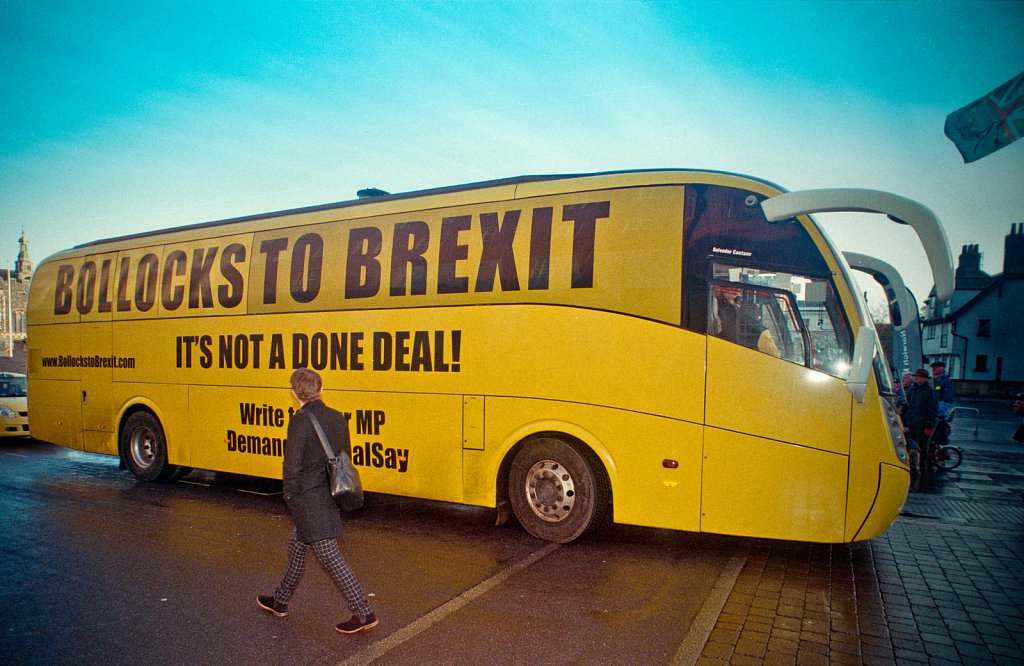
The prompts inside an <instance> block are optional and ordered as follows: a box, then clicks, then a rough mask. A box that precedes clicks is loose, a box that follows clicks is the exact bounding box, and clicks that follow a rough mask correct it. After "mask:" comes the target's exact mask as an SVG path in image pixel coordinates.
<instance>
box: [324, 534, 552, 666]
mask: <svg viewBox="0 0 1024 666" xmlns="http://www.w3.org/2000/svg"><path fill="white" fill-rule="evenodd" d="M559 548H561V544H558V543H549V544H548V545H546V546H544V547H543V548H541V549H540V550H538V551H535V552H533V553H531V554H530V555H528V556H527V557H524V558H523V559H521V560H519V561H518V562H516V563H515V564H513V565H512V566H510V567H508V568H506V569H502V570H501V571H499V572H498V573H496V574H494V575H493V576H491V577H490V578H488V579H486V580H484V581H481V582H479V583H477V584H476V585H474V586H473V587H471V588H469V589H468V590H466V591H465V592H463V593H462V594H460V595H459V596H457V597H455V598H454V599H452V600H450V601H448V602H447V603H444V604H442V605H440V606H438V607H437V608H435V609H434V610H432V611H430V612H429V613H427V614H426V615H424V616H423V617H421V618H420V619H418V620H416V621H415V622H413V623H411V624H408V625H406V626H404V627H402V628H401V629H399V630H398V631H396V632H395V633H393V634H391V635H390V636H388V637H387V638H385V639H384V640H382V641H380V642H377V643H373V644H372V645H368V646H366V647H365V648H364V649H362V650H360V651H359V652H357V653H356V654H354V655H352V656H351V657H349V658H348V659H346V660H345V661H342V662H340V663H339V664H338V666H365V664H369V663H370V662H372V661H373V660H374V659H378V658H380V657H382V656H384V655H385V654H387V653H388V652H390V651H391V650H393V649H395V648H396V647H398V646H399V645H401V644H402V643H404V642H406V641H407V640H409V639H411V638H414V637H415V636H417V635H418V634H420V633H422V632H424V631H426V630H427V629H429V628H431V627H432V626H434V625H435V624H437V623H439V622H441V621H442V620H444V619H445V618H446V617H448V616H449V615H451V614H452V613H454V612H455V611H457V610H459V609H460V608H462V607H463V606H465V605H466V604H468V603H470V602H472V601H474V600H475V599H477V598H479V597H481V596H483V595H485V594H487V593H488V592H490V591H491V590H492V589H494V588H495V587H496V586H498V585H501V584H502V583H504V582H505V581H506V580H508V579H509V578H511V577H512V576H515V575H516V574H518V573H519V572H521V571H523V570H525V569H527V568H528V567H530V566H533V565H534V564H536V563H537V562H540V561H541V560H543V559H544V558H545V557H547V556H548V555H550V554H551V553H553V552H555V551H556V550H558V549H559Z"/></svg>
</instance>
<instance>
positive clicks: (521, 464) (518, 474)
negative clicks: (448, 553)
mask: <svg viewBox="0 0 1024 666" xmlns="http://www.w3.org/2000/svg"><path fill="white" fill-rule="evenodd" d="M596 464H597V463H594V464H592V463H591V462H590V461H589V460H588V457H587V456H586V455H584V454H583V453H582V452H581V451H580V450H579V449H577V447H575V446H573V445H572V444H570V443H568V442H566V441H563V440H562V439H559V438H556V437H550V436H544V437H537V438H535V439H533V440H531V441H529V442H526V443H524V445H523V447H522V448H521V449H520V450H519V452H518V453H516V456H515V458H514V459H513V461H512V467H511V469H510V470H509V478H508V484H509V485H508V491H509V500H510V502H511V504H512V510H513V511H514V512H515V514H516V518H517V519H518V520H519V523H520V524H521V525H522V526H523V528H524V529H525V530H526V531H527V532H529V533H530V534H532V535H533V536H535V537H537V538H538V539H544V540H546V541H553V542H555V543H569V542H570V541H574V540H576V539H578V538H579V537H581V536H582V535H583V534H585V533H586V532H587V531H589V530H590V529H592V528H593V527H595V526H596V525H597V524H598V523H600V521H601V520H602V518H603V517H604V513H605V510H606V508H607V505H608V497H609V489H608V482H607V481H606V480H605V477H604V475H603V474H601V473H599V472H598V471H595V465H596Z"/></svg>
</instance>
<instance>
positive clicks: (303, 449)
mask: <svg viewBox="0 0 1024 666" xmlns="http://www.w3.org/2000/svg"><path fill="white" fill-rule="evenodd" d="M290 383H291V387H292V395H293V396H294V397H295V399H296V400H297V401H298V402H299V405H300V407H299V410H298V411H297V412H295V413H294V414H293V415H292V417H291V419H290V420H289V422H288V440H287V442H286V443H285V449H284V463H283V472H284V473H283V477H284V501H285V504H287V506H288V511H289V512H290V513H291V515H292V520H293V521H294V522H295V529H294V530H293V531H292V538H291V541H290V542H289V544H288V568H287V569H286V570H285V574H284V578H283V579H282V580H281V583H280V584H279V585H278V586H277V589H276V590H275V591H274V594H273V595H272V596H264V595H260V596H258V597H256V603H257V604H258V605H259V607H260V608H262V609H263V610H265V611H267V612H269V613H273V614H274V615H276V616H277V617H284V616H285V615H287V614H288V601H289V600H290V599H291V597H292V594H293V593H294V592H295V588H296V587H297V586H298V584H299V581H300V580H301V579H302V574H303V572H304V571H305V569H306V555H307V554H308V552H309V548H310V547H311V546H312V548H313V552H314V553H315V554H316V557H317V559H318V560H319V561H320V564H321V566H323V568H324V569H325V570H326V571H327V573H328V574H329V575H330V577H331V579H332V580H333V581H334V584H335V585H337V587H338V589H339V590H340V591H341V593H342V594H343V595H344V596H345V601H346V602H347V603H348V607H349V610H351V611H352V617H351V618H349V619H348V620H346V621H344V622H342V623H340V624H338V625H337V626H336V627H335V629H336V630H337V631H339V632H341V633H343V634H354V633H356V632H358V631H362V630H363V629H370V628H371V627H375V626H377V616H376V615H375V614H374V612H373V608H371V607H370V602H369V601H368V600H367V599H366V594H365V593H364V592H363V588H362V587H360V585H359V581H357V580H356V576H355V574H354V573H353V572H352V569H351V568H350V567H349V565H348V563H347V562H346V561H345V558H343V557H342V555H341V550H340V549H339V548H338V541H337V537H340V536H341V535H342V525H341V510H340V509H339V508H338V505H337V504H335V502H334V498H332V497H331V493H330V490H329V489H328V485H327V463H326V456H325V454H324V449H323V446H322V445H321V443H320V439H319V438H318V436H317V433H316V430H315V428H314V426H313V421H312V419H311V418H310V416H309V415H310V414H313V415H315V416H316V419H317V420H318V421H319V422H320V425H321V427H322V428H323V430H324V432H325V433H326V435H327V439H328V441H329V443H330V446H331V448H332V449H334V452H335V453H338V452H340V451H342V450H344V451H345V452H346V453H347V454H349V455H351V449H350V445H349V435H348V421H347V420H346V419H345V416H344V415H343V414H342V413H341V412H339V411H337V410H335V409H331V408H330V407H328V406H327V405H325V404H324V403H323V400H321V397H322V396H323V384H322V380H321V379H320V375H319V374H317V373H316V372H314V371H313V370H310V369H308V368H300V369H298V370H296V371H295V372H293V373H292V376H291V380H290Z"/></svg>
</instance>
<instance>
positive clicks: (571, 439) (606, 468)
mask: <svg viewBox="0 0 1024 666" xmlns="http://www.w3.org/2000/svg"><path fill="white" fill-rule="evenodd" d="M540 437H553V438H557V439H561V440H563V441H565V442H566V443H567V444H569V445H570V446H572V447H573V448H574V449H576V450H577V451H578V452H579V453H580V455H582V456H583V457H584V458H586V459H587V462H589V463H590V465H591V468H592V469H593V471H594V473H595V474H600V475H601V476H602V477H604V480H605V482H606V483H607V486H608V492H609V498H608V499H609V502H610V503H614V498H615V483H616V478H617V474H616V467H615V460H614V459H613V458H612V456H611V454H610V453H609V452H608V449H607V447H605V446H604V444H602V443H601V440H600V439H599V438H598V437H596V436H595V435H593V433H591V432H589V431H588V430H586V429H585V428H581V427H579V426H577V425H574V424H572V423H568V422H564V421H538V422H534V423H530V424H526V425H523V426H522V427H520V428H518V429H516V430H515V431H513V432H511V433H509V435H508V436H507V437H505V439H504V441H503V442H502V445H501V450H502V454H501V456H500V463H499V465H498V468H497V470H496V472H495V475H494V490H495V506H497V507H498V512H499V517H498V522H499V523H501V522H504V519H505V517H504V514H505V513H506V512H507V511H508V507H509V494H508V479H509V472H510V470H511V468H512V461H513V460H514V459H515V457H516V454H518V453H519V451H520V450H522V448H523V447H524V446H528V445H529V443H530V441H532V440H534V439H537V438H540Z"/></svg>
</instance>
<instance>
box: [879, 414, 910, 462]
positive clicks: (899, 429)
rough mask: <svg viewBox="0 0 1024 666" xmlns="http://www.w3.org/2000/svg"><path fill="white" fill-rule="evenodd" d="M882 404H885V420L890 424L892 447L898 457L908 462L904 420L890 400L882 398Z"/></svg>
mask: <svg viewBox="0 0 1024 666" xmlns="http://www.w3.org/2000/svg"><path fill="white" fill-rule="evenodd" d="M882 404H883V405H885V421H886V425H887V426H889V438H890V439H891V440H892V448H893V450H894V451H895V452H896V457H897V458H899V459H900V460H901V461H903V462H907V440H905V439H904V438H903V421H902V420H901V419H900V415H899V414H897V413H896V408H895V407H894V406H893V404H892V402H890V401H889V400H884V399H883V400H882Z"/></svg>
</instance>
